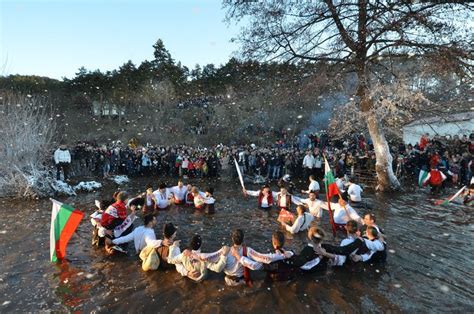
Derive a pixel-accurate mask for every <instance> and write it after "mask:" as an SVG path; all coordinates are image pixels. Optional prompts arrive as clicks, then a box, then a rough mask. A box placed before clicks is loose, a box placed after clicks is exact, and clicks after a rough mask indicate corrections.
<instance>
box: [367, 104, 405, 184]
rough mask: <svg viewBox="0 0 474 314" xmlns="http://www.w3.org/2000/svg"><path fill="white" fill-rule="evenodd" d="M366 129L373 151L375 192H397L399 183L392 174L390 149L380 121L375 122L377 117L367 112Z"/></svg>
mask: <svg viewBox="0 0 474 314" xmlns="http://www.w3.org/2000/svg"><path fill="white" fill-rule="evenodd" d="M367 127H368V129H369V133H370V138H371V139H372V143H373V144H374V150H375V158H376V163H375V170H376V172H377V180H378V185H377V188H376V190H380V191H386V190H398V189H399V188H400V182H398V179H397V177H396V176H395V174H394V173H393V167H392V162H393V158H392V154H390V148H389V146H388V143H387V140H386V139H385V134H384V132H383V128H382V126H381V125H380V121H378V120H377V117H376V116H375V114H374V113H372V112H369V114H368V115H367Z"/></svg>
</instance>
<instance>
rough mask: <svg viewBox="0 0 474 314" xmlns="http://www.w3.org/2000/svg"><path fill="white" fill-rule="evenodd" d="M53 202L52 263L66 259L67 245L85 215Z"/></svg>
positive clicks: (72, 208) (68, 206)
mask: <svg viewBox="0 0 474 314" xmlns="http://www.w3.org/2000/svg"><path fill="white" fill-rule="evenodd" d="M51 201H52V202H53V209H52V212H51V231H50V259H51V262H57V261H58V260H62V259H64V258H65V257H66V247H67V243H68V242H69V239H70V238H71V237H72V235H73V233H74V232H75V231H76V229H77V226H79V223H80V222H81V220H82V218H83V217H84V213H83V212H81V211H79V210H77V209H74V207H71V206H70V205H67V204H64V203H60V202H58V201H56V200H53V199H51Z"/></svg>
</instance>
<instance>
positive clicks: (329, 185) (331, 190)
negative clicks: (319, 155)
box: [324, 158, 340, 236]
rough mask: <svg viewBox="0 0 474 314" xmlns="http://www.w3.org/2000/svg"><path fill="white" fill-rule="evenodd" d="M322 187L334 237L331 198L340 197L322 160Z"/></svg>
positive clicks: (325, 161)
mask: <svg viewBox="0 0 474 314" xmlns="http://www.w3.org/2000/svg"><path fill="white" fill-rule="evenodd" d="M324 187H325V188H326V201H327V202H328V211H329V222H330V223H331V227H332V233H333V235H334V236H336V225H335V224H334V217H333V214H332V209H331V197H333V196H335V195H340V193H339V189H338V188H337V184H336V180H335V179H334V175H333V173H332V171H331V167H329V162H328V160H327V159H326V158H324Z"/></svg>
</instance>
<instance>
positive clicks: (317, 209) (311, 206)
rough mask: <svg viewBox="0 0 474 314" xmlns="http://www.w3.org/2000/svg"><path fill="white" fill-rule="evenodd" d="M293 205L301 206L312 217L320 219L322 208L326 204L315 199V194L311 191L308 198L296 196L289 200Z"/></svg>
mask: <svg viewBox="0 0 474 314" xmlns="http://www.w3.org/2000/svg"><path fill="white" fill-rule="evenodd" d="M291 201H292V202H293V204H296V205H301V204H303V205H304V206H306V207H307V208H308V210H309V213H310V214H311V215H313V216H314V217H315V218H316V219H321V217H322V216H323V210H322V206H324V205H325V204H326V202H323V201H320V200H318V199H317V198H316V193H315V192H313V191H311V192H309V198H300V197H297V196H293V197H292V198H291Z"/></svg>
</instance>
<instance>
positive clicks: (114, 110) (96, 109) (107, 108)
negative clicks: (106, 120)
mask: <svg viewBox="0 0 474 314" xmlns="http://www.w3.org/2000/svg"><path fill="white" fill-rule="evenodd" d="M92 112H93V114H94V116H118V114H119V108H118V106H117V105H115V104H110V103H109V102H107V101H104V102H103V103H101V102H99V101H95V100H94V101H93V102H92ZM120 115H122V116H123V115H125V110H123V109H122V110H121V111H120Z"/></svg>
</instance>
